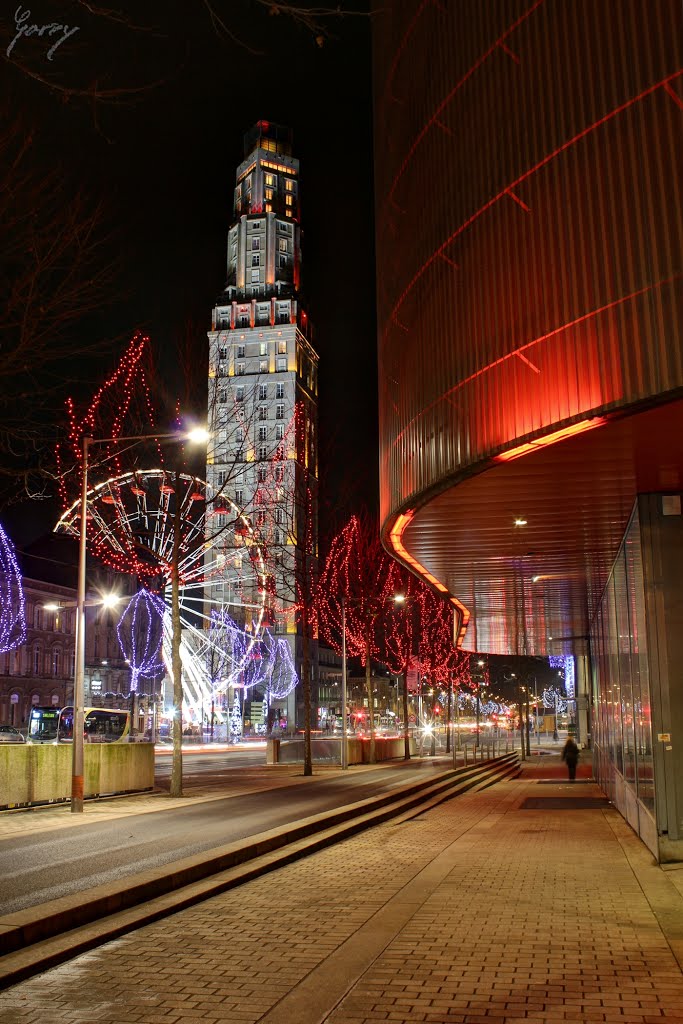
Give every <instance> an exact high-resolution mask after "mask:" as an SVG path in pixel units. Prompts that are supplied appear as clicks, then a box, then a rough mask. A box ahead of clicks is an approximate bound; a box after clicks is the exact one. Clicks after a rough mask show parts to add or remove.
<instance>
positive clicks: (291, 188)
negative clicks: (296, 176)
mask: <svg viewBox="0 0 683 1024" xmlns="http://www.w3.org/2000/svg"><path fill="white" fill-rule="evenodd" d="M285 188H286V189H287V191H288V192H293V191H294V181H293V180H292V178H285Z"/></svg>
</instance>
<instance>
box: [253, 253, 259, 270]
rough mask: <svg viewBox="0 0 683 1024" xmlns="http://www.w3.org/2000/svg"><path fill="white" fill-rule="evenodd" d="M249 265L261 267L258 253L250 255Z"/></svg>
mask: <svg viewBox="0 0 683 1024" xmlns="http://www.w3.org/2000/svg"><path fill="white" fill-rule="evenodd" d="M251 265H252V267H260V266H261V254H260V253H258V252H254V253H252V255H251Z"/></svg>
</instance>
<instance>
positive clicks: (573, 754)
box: [562, 736, 579, 782]
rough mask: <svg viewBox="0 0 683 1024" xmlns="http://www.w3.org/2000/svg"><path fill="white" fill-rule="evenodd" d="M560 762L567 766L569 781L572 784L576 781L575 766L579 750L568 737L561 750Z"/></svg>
mask: <svg viewBox="0 0 683 1024" xmlns="http://www.w3.org/2000/svg"><path fill="white" fill-rule="evenodd" d="M562 760H563V761H564V762H565V764H566V765H567V771H568V772H569V781H570V782H574V780H575V779H576V764H577V761H578V760H579V748H578V747H577V745H576V743H575V742H574V740H573V739H572V737H571V736H570V737H569V738H568V740H567V742H566V743H565V745H564V747H563V748H562Z"/></svg>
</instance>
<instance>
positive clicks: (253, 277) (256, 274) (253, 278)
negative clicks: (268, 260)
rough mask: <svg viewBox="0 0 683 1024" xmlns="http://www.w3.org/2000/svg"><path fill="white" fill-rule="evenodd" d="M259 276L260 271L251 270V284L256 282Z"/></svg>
mask: <svg viewBox="0 0 683 1024" xmlns="http://www.w3.org/2000/svg"><path fill="white" fill-rule="evenodd" d="M259 277H260V271H258V270H252V272H251V283H252V284H258V282H259Z"/></svg>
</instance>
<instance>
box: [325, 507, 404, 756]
mask: <svg viewBox="0 0 683 1024" xmlns="http://www.w3.org/2000/svg"><path fill="white" fill-rule="evenodd" d="M403 579H404V577H403V575H402V571H401V570H400V568H399V565H398V563H397V562H395V561H394V559H392V558H391V557H390V556H389V555H388V554H387V552H386V551H385V550H384V548H383V547H382V544H381V541H380V537H379V530H378V529H377V524H376V523H375V522H374V521H373V520H372V519H371V518H370V517H369V516H368V515H363V516H360V517H359V516H352V517H351V519H350V520H349V522H348V523H347V524H346V525H345V526H344V528H343V529H342V530H341V531H340V532H339V533H338V534H337V535H336V537H335V538H334V539H333V541H332V544H331V547H330V551H329V554H328V556H327V559H326V561H325V565H324V568H323V571H322V573H321V575H320V583H319V587H318V601H317V608H318V619H319V624H320V632H321V635H322V636H323V637H324V638H325V640H326V641H327V642H328V643H329V644H330V645H331V646H332V647H333V648H334V650H335V651H337V652H338V653H341V649H342V639H343V626H342V621H343V619H345V621H346V649H347V653H348V654H349V655H350V656H351V657H354V658H358V659H359V660H360V662H361V664H362V665H363V667H364V668H365V686H366V691H367V696H368V720H369V726H370V761H371V762H374V760H375V700H374V694H373V688H372V680H371V662H372V659H373V658H376V657H378V655H379V654H380V643H379V640H380V633H381V631H380V623H381V622H382V620H383V619H384V617H385V616H386V615H387V612H388V609H389V608H391V607H392V606H393V605H394V595H395V594H396V593H398V592H399V591H400V588H401V583H402V582H403Z"/></svg>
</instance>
